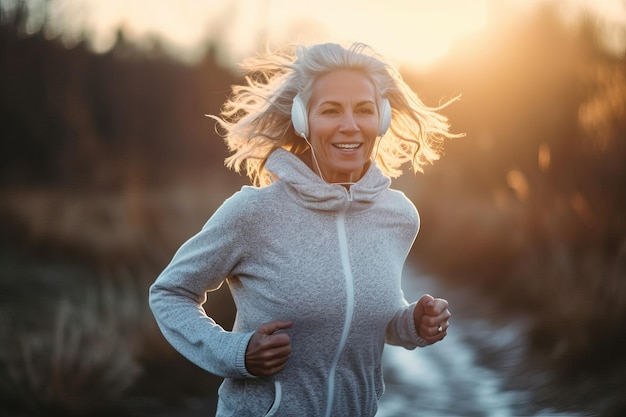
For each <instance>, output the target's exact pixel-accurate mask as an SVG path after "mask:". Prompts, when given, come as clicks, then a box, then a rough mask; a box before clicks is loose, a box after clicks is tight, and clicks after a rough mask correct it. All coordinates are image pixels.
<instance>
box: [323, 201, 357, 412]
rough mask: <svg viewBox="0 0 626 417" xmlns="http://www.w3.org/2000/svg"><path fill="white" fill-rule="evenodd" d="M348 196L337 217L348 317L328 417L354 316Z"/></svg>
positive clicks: (334, 364)
mask: <svg viewBox="0 0 626 417" xmlns="http://www.w3.org/2000/svg"><path fill="white" fill-rule="evenodd" d="M346 196H347V198H348V201H347V203H346V205H345V207H344V209H343V210H342V211H341V212H340V213H339V216H338V217H337V235H338V238H339V254H340V256H341V265H342V267H343V276H344V279H345V283H346V316H345V319H344V323H343V330H342V332H341V339H340V341H339V346H338V347H337V352H336V353H335V357H334V358H333V362H332V364H331V366H330V372H329V375H328V393H327V394H328V401H327V403H326V414H325V416H326V417H330V413H331V411H332V408H333V400H334V392H335V374H336V371H337V365H338V363H339V358H340V357H341V353H342V352H343V349H344V348H345V346H346V342H347V340H348V334H349V333H350V326H351V324H352V315H353V314H354V277H353V275H352V268H351V267H350V257H349V254H348V237H347V234H346V212H347V211H348V206H349V205H350V202H351V201H352V193H351V192H350V190H348V189H346Z"/></svg>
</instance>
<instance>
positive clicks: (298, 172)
mask: <svg viewBox="0 0 626 417" xmlns="http://www.w3.org/2000/svg"><path fill="white" fill-rule="evenodd" d="M265 168H266V169H267V170H268V171H269V172H271V173H272V174H273V175H274V176H275V177H277V180H275V184H276V185H280V186H283V187H284V188H285V190H286V192H287V193H288V194H289V195H290V196H291V197H292V198H293V199H294V200H296V201H297V202H298V204H300V205H302V206H304V207H306V208H308V209H311V210H320V211H337V210H340V209H341V208H343V207H345V205H346V201H350V202H351V206H350V209H351V210H357V211H358V210H366V209H367V208H369V207H370V206H371V204H372V203H373V202H374V200H375V199H376V198H377V197H378V196H379V195H380V194H381V193H382V192H383V191H384V190H386V189H387V188H389V186H390V185H391V179H390V178H389V177H387V176H386V175H384V174H383V173H382V171H381V170H380V169H379V168H378V167H377V166H376V163H375V162H372V163H371V164H370V167H369V169H368V170H367V172H366V173H365V175H363V177H362V178H361V179H360V180H359V181H357V182H356V183H355V184H352V185H351V186H350V188H349V189H347V188H346V187H344V186H343V185H340V184H329V183H327V182H325V181H324V180H322V178H320V176H319V175H317V174H316V173H315V172H313V171H312V170H311V168H309V167H308V166H307V165H306V164H305V163H304V162H303V161H302V160H301V159H300V158H299V157H298V156H296V155H294V154H293V153H291V152H289V151H287V150H285V149H282V148H279V149H276V150H275V151H274V152H272V153H271V154H270V156H269V157H268V159H267V162H266V164H265Z"/></svg>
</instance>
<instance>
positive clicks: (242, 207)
mask: <svg viewBox="0 0 626 417" xmlns="http://www.w3.org/2000/svg"><path fill="white" fill-rule="evenodd" d="M279 200H280V198H279V196H278V195H277V193H276V190H275V187H274V186H273V185H268V186H265V187H254V186H249V185H246V186H243V187H242V188H241V189H240V190H239V191H237V192H235V193H234V194H233V195H231V196H230V197H229V198H227V199H226V200H225V201H224V203H222V205H221V207H220V208H219V209H218V211H221V212H227V213H228V214H229V215H230V216H231V217H241V218H246V219H247V218H250V217H251V216H252V217H253V218H258V216H259V215H261V214H262V213H264V212H266V211H267V210H268V209H271V208H272V207H274V206H276V205H280V201H279Z"/></svg>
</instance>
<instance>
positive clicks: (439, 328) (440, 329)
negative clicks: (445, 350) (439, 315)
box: [437, 324, 443, 333]
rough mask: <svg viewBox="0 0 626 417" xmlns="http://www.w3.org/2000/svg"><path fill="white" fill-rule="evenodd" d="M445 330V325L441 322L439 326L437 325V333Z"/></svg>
mask: <svg viewBox="0 0 626 417" xmlns="http://www.w3.org/2000/svg"><path fill="white" fill-rule="evenodd" d="M441 332H443V327H441V324H440V325H439V327H437V333H441Z"/></svg>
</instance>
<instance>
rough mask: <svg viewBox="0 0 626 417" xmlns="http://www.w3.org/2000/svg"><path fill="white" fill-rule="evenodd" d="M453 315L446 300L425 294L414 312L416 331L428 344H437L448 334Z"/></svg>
mask: <svg viewBox="0 0 626 417" xmlns="http://www.w3.org/2000/svg"><path fill="white" fill-rule="evenodd" d="M451 315H452V314H451V313H450V310H448V302H447V301H446V300H444V299H443V298H434V297H433V296H431V295H428V294H424V295H423V296H422V297H421V298H420V299H419V301H418V302H417V305H416V306H415V310H414V311H413V318H414V319H415V330H416V331H417V334H418V335H419V336H420V337H421V338H422V339H424V340H425V341H427V342H428V343H430V344H433V343H436V342H438V341H440V340H442V339H443V338H444V337H446V335H447V334H448V326H450V322H449V320H450V316H451Z"/></svg>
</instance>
